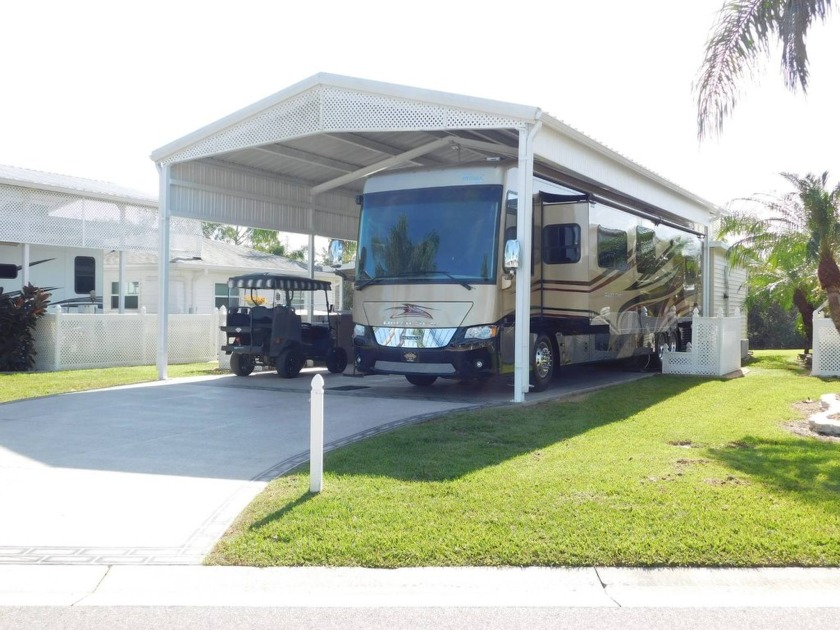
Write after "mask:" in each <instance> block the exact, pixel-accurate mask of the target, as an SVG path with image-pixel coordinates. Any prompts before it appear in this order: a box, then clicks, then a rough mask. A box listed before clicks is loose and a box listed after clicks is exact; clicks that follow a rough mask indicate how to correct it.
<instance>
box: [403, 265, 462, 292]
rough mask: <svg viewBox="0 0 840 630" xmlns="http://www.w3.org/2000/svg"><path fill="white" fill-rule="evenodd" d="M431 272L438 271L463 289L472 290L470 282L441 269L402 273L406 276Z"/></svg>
mask: <svg viewBox="0 0 840 630" xmlns="http://www.w3.org/2000/svg"><path fill="white" fill-rule="evenodd" d="M432 273H439V274H440V275H442V276H446V277H447V278H449V279H451V280H454V281H455V282H457V283H458V284H460V285H461V286H462V287H464V288H465V289H469V290H470V291H472V285H471V284H469V283H468V282H466V281H464V280H462V279H461V278H456V277H455V276H453V275H452V274H451V273H449V272H448V271H441V270H440V269H424V270H423V271H412V272H410V273H406V274H404V275H407V276H424V275H428V274H432Z"/></svg>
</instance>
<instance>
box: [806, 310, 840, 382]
mask: <svg viewBox="0 0 840 630" xmlns="http://www.w3.org/2000/svg"><path fill="white" fill-rule="evenodd" d="M827 306H828V302H826V303H824V304H823V305H822V306H820V307H819V308H818V309H817V310H816V311H814V342H813V344H812V346H813V347H812V349H811V376H840V333H838V332H837V328H835V326H834V322H833V321H832V320H831V318H829V317H825V314H824V313H825V309H826V307H827Z"/></svg>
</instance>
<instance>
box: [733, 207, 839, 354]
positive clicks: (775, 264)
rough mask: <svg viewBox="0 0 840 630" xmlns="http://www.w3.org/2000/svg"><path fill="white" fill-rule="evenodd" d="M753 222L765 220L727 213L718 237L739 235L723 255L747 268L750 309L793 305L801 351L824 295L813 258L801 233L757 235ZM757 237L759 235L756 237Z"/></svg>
mask: <svg viewBox="0 0 840 630" xmlns="http://www.w3.org/2000/svg"><path fill="white" fill-rule="evenodd" d="M756 226H765V227H766V220H764V219H756V218H753V217H749V216H748V215H739V216H736V215H730V216H727V217H725V218H724V219H723V220H722V222H721V231H720V233H719V235H718V236H719V238H722V237H724V236H728V235H732V234H740V235H742V238H741V240H739V241H736V242H735V243H734V244H733V245H732V246H731V247H730V248H729V250H727V258H729V260H730V261H732V262H733V263H735V264H736V265H738V266H740V267H742V268H744V269H746V271H747V299H746V301H745V304H746V306H747V308H749V309H750V310H752V309H754V308H760V306H761V305H762V304H778V305H779V306H781V307H782V308H783V309H785V310H790V309H791V308H796V310H797V312H798V313H799V316H800V317H801V319H802V327H803V328H804V330H805V348H804V350H805V354H808V353H809V352H810V350H811V347H812V345H813V339H814V321H813V317H814V311H815V310H816V308H817V306H818V305H819V303H820V302H821V301H822V300H823V299H824V297H823V294H822V291H821V290H820V288H819V285H818V283H817V267H816V260H815V259H814V258H813V256H809V255H808V251H807V250H808V243H807V239H806V238H805V236H804V235H799V234H787V235H782V236H780V237H778V238H776V239H767V241H766V243H764V242H763V241H764V239H763V238H761V236H763V235H764V234H765V233H761V232H759V233H756V232H755V228H756ZM756 236H757V237H759V238H756Z"/></svg>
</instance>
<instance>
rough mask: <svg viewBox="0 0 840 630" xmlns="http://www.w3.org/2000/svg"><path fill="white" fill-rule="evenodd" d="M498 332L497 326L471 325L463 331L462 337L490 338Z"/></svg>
mask: <svg viewBox="0 0 840 630" xmlns="http://www.w3.org/2000/svg"><path fill="white" fill-rule="evenodd" d="M498 332H499V327H498V326H473V327H472V328H467V330H466V332H464V339H492V338H493V337H495V336H496V333H498Z"/></svg>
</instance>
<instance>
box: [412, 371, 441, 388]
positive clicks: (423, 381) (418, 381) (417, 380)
mask: <svg viewBox="0 0 840 630" xmlns="http://www.w3.org/2000/svg"><path fill="white" fill-rule="evenodd" d="M405 380H407V381H408V382H409V383H411V384H412V385H417V387H429V386H431V385H432V384H433V383H434V382H435V381H436V380H437V376H428V375H426V374H406V375H405Z"/></svg>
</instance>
